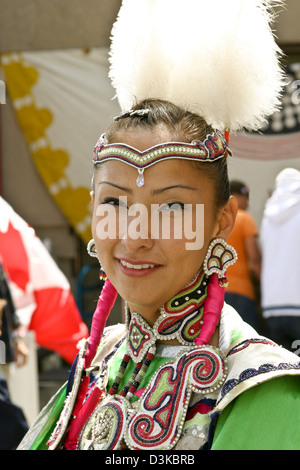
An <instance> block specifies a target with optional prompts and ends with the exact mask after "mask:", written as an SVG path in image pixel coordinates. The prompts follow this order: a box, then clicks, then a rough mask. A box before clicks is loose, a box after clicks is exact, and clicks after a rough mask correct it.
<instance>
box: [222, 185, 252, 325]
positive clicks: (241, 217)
mask: <svg viewBox="0 0 300 470" xmlns="http://www.w3.org/2000/svg"><path fill="white" fill-rule="evenodd" d="M230 192H231V194H232V195H233V196H235V197H236V199H237V201H238V207H239V209H238V213H237V217H236V221H235V225H234V229H233V231H232V234H231V235H230V237H229V239H228V243H229V244H230V245H232V246H233V247H234V248H235V249H236V251H237V254H238V261H237V262H236V263H235V265H233V266H231V269H230V272H229V271H228V273H227V279H228V281H229V284H228V287H227V288H226V294H225V301H226V302H227V303H228V304H229V305H232V306H233V307H234V308H235V309H236V310H237V311H238V312H239V314H240V315H241V317H242V318H243V320H245V321H246V322H247V323H249V324H250V325H251V326H253V327H254V328H255V329H256V330H257V331H258V332H259V330H260V329H261V325H260V315H259V312H258V308H257V299H256V290H255V285H254V282H259V281H260V270H261V253H260V249H259V246H258V241H257V238H258V229H257V226H256V223H255V221H254V219H253V217H252V215H251V214H249V212H247V209H248V204H249V188H248V187H247V185H246V184H245V183H243V182H241V181H236V180H234V181H231V182H230Z"/></svg>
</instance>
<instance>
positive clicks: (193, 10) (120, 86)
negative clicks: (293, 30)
mask: <svg viewBox="0 0 300 470" xmlns="http://www.w3.org/2000/svg"><path fill="white" fill-rule="evenodd" d="M281 4H282V2H281V1H277V0H276V1H274V0H226V1H225V0H209V1H208V0H185V1H184V2H183V1H182V0H123V3H122V7H121V9H120V12H119V16H118V18H117V21H116V22H115V24H114V26H113V30H112V45H111V54H110V62H111V67H110V78H111V80H112V84H113V86H114V87H115V89H116V94H117V98H118V100H119V103H120V106H121V108H122V110H124V111H125V110H128V109H130V108H131V107H132V105H133V104H134V103H135V102H136V101H139V100H142V99H145V98H160V99H166V100H169V101H171V102H173V103H175V104H177V105H179V106H181V107H184V108H186V109H188V110H190V111H192V112H196V113H198V114H200V115H201V116H202V117H203V118H204V119H205V120H206V121H207V123H208V124H210V125H211V126H212V127H214V128H218V129H220V130H221V131H224V130H225V129H226V128H229V129H230V130H232V131H236V130H241V129H247V130H257V129H259V128H260V127H261V126H262V124H263V123H264V121H265V118H266V117H267V116H269V115H271V114H272V113H273V112H274V111H275V110H276V109H277V107H278V106H279V105H280V93H281V89H282V87H283V85H284V75H283V73H282V70H281V68H280V65H279V60H278V59H279V56H280V53H281V52H280V49H279V47H278V46H277V44H276V42H275V40H274V36H273V33H272V30H271V23H272V21H273V19H274V16H275V15H274V7H275V6H278V5H281Z"/></svg>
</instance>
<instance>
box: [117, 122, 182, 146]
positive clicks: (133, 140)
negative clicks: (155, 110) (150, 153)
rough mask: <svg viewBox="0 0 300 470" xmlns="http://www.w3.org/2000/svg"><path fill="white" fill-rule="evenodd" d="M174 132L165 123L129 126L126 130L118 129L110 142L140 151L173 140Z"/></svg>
mask: <svg viewBox="0 0 300 470" xmlns="http://www.w3.org/2000/svg"><path fill="white" fill-rule="evenodd" d="M176 140H177V139H176V135H175V132H171V131H170V130H169V129H168V128H167V126H165V125H163V124H162V125H156V126H155V127H153V128H141V127H139V128H129V129H127V130H126V131H119V132H117V133H115V134H114V139H113V141H112V142H110V143H117V142H118V143H123V144H127V145H130V146H131V147H134V148H136V149H138V150H140V151H141V152H143V151H144V150H147V149H149V148H151V147H153V146H154V145H158V144H162V143H164V142H175V141H176Z"/></svg>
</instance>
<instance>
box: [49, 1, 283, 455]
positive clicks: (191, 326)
mask: <svg viewBox="0 0 300 470" xmlns="http://www.w3.org/2000/svg"><path fill="white" fill-rule="evenodd" d="M275 4H278V2H275V1H274V2H273V1H270V0H251V1H250V0H227V1H226V2H225V1H224V0H212V1H209V2H208V1H207V0H205V1H204V0H187V1H185V2H182V1H181V0H123V3H122V6H121V9H120V12H119V15H118V18H117V21H116V23H115V25H114V27H113V30H112V45H111V54H110V62H111V66H110V78H111V80H112V84H113V86H114V87H115V89H116V96H117V98H118V100H119V103H120V106H121V109H122V114H121V115H120V116H118V117H117V118H116V120H120V119H127V118H130V119H135V118H136V117H137V116H138V118H139V119H147V118H148V115H149V110H147V109H132V108H133V106H134V104H135V102H136V101H141V100H143V99H146V98H157V99H163V100H168V101H170V102H172V103H174V104H176V105H178V106H180V107H182V108H184V109H187V110H188V111H190V112H193V113H198V114H199V115H201V116H202V117H203V118H204V119H205V121H206V122H207V124H208V125H210V126H211V127H212V128H213V129H215V130H214V132H213V133H211V134H209V135H207V136H206V138H205V140H204V141H203V142H200V141H199V140H194V141H192V142H188V143H184V142H166V143H163V144H160V145H156V146H154V147H151V148H149V149H147V150H145V151H143V152H141V151H139V150H138V149H135V148H133V147H131V146H128V145H125V144H124V143H122V142H119V143H118V142H117V143H109V142H108V141H107V139H106V136H105V134H102V135H101V137H100V138H99V140H98V142H97V144H96V146H95V150H94V155H93V162H94V165H99V164H101V163H102V162H105V161H107V160H118V161H121V162H123V163H124V164H128V165H131V166H133V167H135V168H136V169H137V170H138V176H137V185H138V186H140V187H142V186H143V185H144V184H146V182H145V175H144V172H145V171H146V169H147V168H148V167H149V166H151V165H154V164H159V162H160V161H165V160H166V159H170V158H179V159H185V160H195V161H201V162H205V163H207V164H210V163H212V162H214V161H216V160H218V159H221V158H227V155H229V154H230V150H229V147H228V145H229V144H228V137H229V132H231V131H237V130H242V129H247V130H257V129H259V127H260V126H261V125H262V124H263V122H264V120H265V118H266V117H267V116H268V115H270V114H272V113H273V112H274V111H275V110H276V109H277V107H278V105H279V95H280V92H281V88H282V85H283V75H282V72H281V69H280V66H279V63H278V56H279V55H280V51H279V49H278V47H277V45H276V43H275V41H274V37H273V34H272V31H271V26H270V23H271V20H272V19H273V14H272V6H274V5H275ZM94 255H95V252H94ZM235 260H236V253H235V250H234V249H231V247H229V246H228V245H227V244H225V243H222V241H220V240H217V244H216V243H214V245H213V246H210V248H209V253H208V255H207V257H206V260H205V263H204V266H203V267H199V268H200V270H199V272H198V274H197V276H196V278H195V279H193V280H192V281H191V283H190V284H189V285H188V286H185V287H184V289H183V291H182V292H179V293H178V294H177V296H175V297H174V298H172V299H170V301H169V302H167V303H166V304H165V305H164V306H162V307H161V310H160V317H159V319H158V321H157V322H156V323H155V325H154V327H153V328H151V327H150V326H149V325H148V324H147V323H146V322H145V320H144V319H143V318H142V317H141V316H140V315H139V314H138V312H127V321H126V324H127V328H126V332H124V334H123V336H122V338H121V339H120V340H118V342H117V346H116V347H115V348H113V349H112V350H109V351H108V353H107V355H106V356H105V358H104V359H103V358H102V360H101V361H100V363H101V367H100V373H99V374H100V375H99V374H98V375H97V370H99V366H94V365H93V364H94V363H93V361H94V359H95V356H96V355H97V354H98V352H97V351H99V343H100V341H101V338H102V334H103V330H104V326H105V322H106V319H107V317H108V315H109V312H110V309H111V308H112V306H113V303H114V300H115V298H116V295H117V293H116V291H115V288H114V287H113V286H112V284H111V283H110V281H109V279H107V280H106V281H105V285H104V288H103V290H102V293H101V297H100V300H99V302H98V306H97V309H96V311H95V314H94V318H93V324H92V329H91V337H90V339H89V342H88V344H86V345H85V346H84V348H83V349H84V350H82V352H81V354H80V357H79V360H78V363H77V366H76V373H75V378H76V380H75V381H74V385H73V388H72V391H71V392H70V394H69V396H68V397H67V401H66V405H65V412H63V413H62V415H61V419H60V420H59V422H58V424H57V427H56V429H55V431H54V433H53V435H52V437H51V439H50V440H49V448H50V449H51V448H57V446H62V447H63V448H65V449H99V450H107V449H110V450H112V449H121V448H123V447H124V446H126V447H128V448H130V449H147V450H150V449H151V450H157V449H160V450H168V449H172V448H174V447H175V446H176V445H177V443H178V442H179V441H180V439H182V438H183V434H184V422H185V420H186V419H187V414H188V407H189V406H190V404H191V397H192V394H196V395H197V394H200V395H203V396H205V397H206V396H207V397H208V398H207V400H208V402H209V403H211V401H209V400H212V401H213V402H214V403H215V401H216V396H217V394H218V393H219V392H220V390H221V389H222V390H223V389H224V386H225V385H224V383H225V382H226V379H227V372H228V367H227V360H226V358H225V356H224V354H223V353H222V352H221V351H220V350H219V349H216V348H213V347H212V346H209V342H210V340H211V337H212V335H213V333H214V331H215V328H216V325H217V324H218V323H219V321H220V315H221V311H222V308H223V304H224V285H225V284H226V279H225V272H226V269H227V267H228V266H230V264H232V263H233V262H235ZM171 338H172V339H174V338H176V339H177V340H178V342H179V343H180V345H181V349H180V350H179V352H178V354H177V355H176V357H174V358H172V359H169V360H167V361H165V363H164V364H163V365H161V367H159V368H158V370H157V371H156V372H155V373H153V376H152V378H151V380H150V381H149V383H148V384H147V385H146V387H144V388H143V389H141V388H140V385H141V383H142V380H143V378H144V377H146V374H148V372H149V371H150V369H151V366H152V364H153V361H154V360H155V357H156V356H155V355H156V351H157V347H158V344H159V341H160V340H162V339H163V340H168V339H171ZM122 345H125V346H124V352H123V356H122V358H121V360H120V361H119V364H120V365H119V368H118V370H117V372H116V375H115V378H114V380H113V382H112V383H110V384H109V378H108V376H107V374H106V372H107V370H108V369H109V364H110V363H111V361H112V358H113V357H115V354H118V352H119V351H123V349H122V348H123V346H122ZM100 346H101V347H102V348H103V349H105V347H106V343H105V334H104V337H103V339H102V343H100ZM100 349H101V348H100ZM95 367H96V368H95ZM97 367H98V369H97ZM93 374H95V375H96V376H97V379H96V380H94V379H92V375H93ZM160 397H164V400H161V399H160ZM133 399H134V401H133ZM154 404H155V406H154ZM205 426H206V425H205ZM203 429H204V428H203Z"/></svg>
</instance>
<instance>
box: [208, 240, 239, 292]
mask: <svg viewBox="0 0 300 470" xmlns="http://www.w3.org/2000/svg"><path fill="white" fill-rule="evenodd" d="M237 259H238V256H237V252H236V251H235V249H234V248H233V246H231V245H229V244H228V243H226V242H225V240H223V238H215V239H214V240H212V241H211V243H210V245H209V247H208V250H207V253H206V256H205V259H204V261H203V270H204V272H205V274H206V275H207V276H211V275H212V274H214V273H215V274H217V275H218V279H219V285H220V286H221V287H227V285H228V281H227V278H226V275H225V273H226V270H227V268H228V266H231V265H232V264H234V263H235V262H236V261H237Z"/></svg>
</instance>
